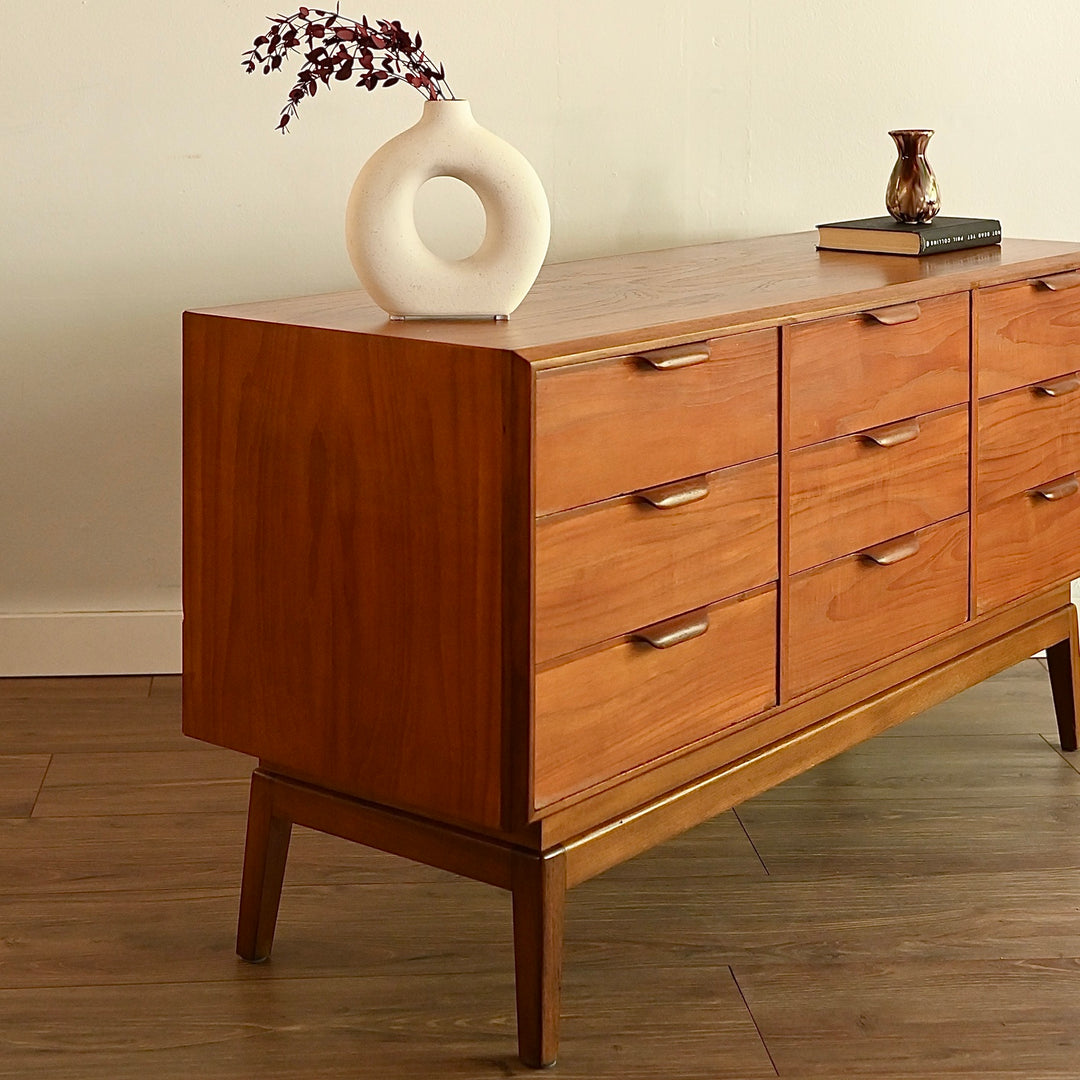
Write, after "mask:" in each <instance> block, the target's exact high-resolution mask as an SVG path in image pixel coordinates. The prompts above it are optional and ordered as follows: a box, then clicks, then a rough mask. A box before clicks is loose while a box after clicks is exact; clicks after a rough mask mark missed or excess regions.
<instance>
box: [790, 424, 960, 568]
mask: <svg viewBox="0 0 1080 1080" xmlns="http://www.w3.org/2000/svg"><path fill="white" fill-rule="evenodd" d="M790 478H791V479H790V508H791V509H790V513H791V524H790V532H789V536H790V566H791V571H792V573H796V572H798V571H800V570H806V569H808V568H809V567H811V566H817V565H818V564H820V563H824V562H828V561H829V560H831V559H835V558H838V557H839V556H841V555H848V554H850V553H851V552H853V551H859V550H860V549H862V548H865V547H870V546H871V545H872V544H878V543H881V542H882V541H884V540H887V539H888V538H889V537H891V536H899V535H901V534H902V533H909V532H913V531H915V530H916V529H921V528H924V527H925V526H927V525H931V524H933V523H934V522H935V521H943V520H944V519H945V518H949V517H953V516H955V515H956V514H963V513H965V512H966V511H967V505H968V410H967V406H966V405H958V406H954V407H953V408H951V409H946V410H943V411H941V412H936V413H931V414H930V415H928V416H920V417H914V418H912V419H911V420H905V421H900V422H899V423H896V424H889V425H886V426H885V427H880V428H871V429H870V430H869V431H867V432H863V433H861V434H859V435H848V436H845V437H843V438H840V439H834V440H832V441H831V442H827V443H819V444H818V445H816V446H807V447H804V448H803V449H801V450H796V451H795V452H794V453H793V454H792V455H791V470H790Z"/></svg>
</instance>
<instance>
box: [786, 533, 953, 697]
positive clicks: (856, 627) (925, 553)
mask: <svg viewBox="0 0 1080 1080" xmlns="http://www.w3.org/2000/svg"><path fill="white" fill-rule="evenodd" d="M967 529H968V517H967V515H966V514H963V515H961V516H959V517H955V518H950V519H949V520H948V521H946V522H943V523H941V524H940V525H933V526H930V527H929V528H927V529H923V530H920V531H919V532H918V533H917V534H916V536H917V537H918V540H919V543H920V550H919V551H918V553H917V554H915V555H913V556H912V557H910V558H908V559H905V560H904V561H903V562H899V563H896V564H894V565H892V566H879V565H877V564H876V563H871V562H869V561H868V560H866V559H864V558H861V557H860V556H858V555H851V556H846V557H845V558H843V559H837V560H835V561H834V562H831V563H827V564H826V565H825V566H821V567H818V568H816V569H814V570H807V571H804V572H803V573H802V574H797V575H796V576H795V577H794V578H792V581H791V630H790V639H789V646H788V649H789V654H788V655H789V662H790V665H791V668H790V686H791V690H792V693H794V694H798V693H802V692H805V691H808V690H810V689H812V688H814V687H816V686H821V685H822V684H824V683H827V682H829V681H830V680H832V679H836V678H839V677H841V676H843V675H847V674H850V673H851V672H853V671H858V669H859V668H861V667H865V666H867V665H869V664H873V663H875V662H877V661H879V660H882V659H884V658H885V657H888V656H890V655H891V654H893V653H895V652H898V651H900V650H901V649H905V648H908V647H910V646H911V645H914V644H916V643H917V642H919V641H924V640H925V639H927V638H930V637H933V636H934V635H935V634H938V633H941V632H942V631H944V630H947V629H949V628H950V627H953V626H958V625H959V624H961V623H963V622H964V621H965V620H966V619H967V609H968V564H967V559H968V534H967Z"/></svg>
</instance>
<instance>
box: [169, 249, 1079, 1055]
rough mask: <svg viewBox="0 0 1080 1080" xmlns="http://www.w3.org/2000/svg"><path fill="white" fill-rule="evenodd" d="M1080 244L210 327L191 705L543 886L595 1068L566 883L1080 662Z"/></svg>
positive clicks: (195, 382)
mask: <svg viewBox="0 0 1080 1080" xmlns="http://www.w3.org/2000/svg"><path fill="white" fill-rule="evenodd" d="M1078 470H1080V246H1078V245H1069V244H1062V243H1050V242H1041V241H1024V240H1009V241H1006V242H1005V243H1004V244H1002V245H1001V247H1000V248H999V247H988V248H981V249H976V250H973V251H964V252H959V253H953V254H942V255H936V256H934V257H932V258H925V259H907V258H903V257H897V256H875V255H857V254H845V253H838V252H821V253H819V252H817V251H816V250H815V248H814V243H813V237H812V236H811V235H809V234H804V235H795V236H785V237H772V238H766V239H761V240H754V241H745V242H742V241H740V242H729V243H722V244H710V245H703V246H696V247H688V248H682V249H676V250H670V251H658V252H651V253H647V254H639V255H628V256H620V257H612V258H603V259H594V260H590V261H586V262H579V263H570V264H564V265H554V266H549V267H547V268H545V270H544V272H543V273H542V275H541V277H540V280H539V281H538V283H537V285H536V286H535V288H534V290H533V292H532V293H531V294H530V296H529V297H528V299H527V300H526V301H525V303H524V304H523V305H522V307H521V308H520V309H519V310H518V312H516V313H515V314H514V315H513V317H512V318H511V319H510V320H509V321H507V322H488V323H467V322H437V323H427V322H405V323H402V322H391V321H388V320H387V319H386V317H385V316H384V315H383V313H382V312H380V311H378V310H377V309H376V308H374V307H373V306H372V305H371V304H370V303H369V302H368V301H367V300H366V299H365V298H364V297H363V296H362V294H360V293H356V292H349V293H342V294H335V295H328V296H316V297H308V298H304V299H293V300H282V301H272V302H267V303H256V304H247V305H242V306H236V307H229V308H223V309H217V310H210V311H200V312H188V313H187V314H186V316H185V321H184V613H185V619H184V730H185V731H186V732H187V733H188V734H189V735H193V736H195V737H196V738H199V739H205V740H207V741H209V742H212V743H217V744H221V745H223V746H228V747H233V748H234V749H237V750H241V751H244V752H246V753H249V754H253V755H256V756H257V757H258V758H259V759H260V767H259V768H258V769H257V770H256V771H255V773H254V775H253V776H252V782H251V805H250V812H249V817H248V835H247V849H246V854H245V859H244V867H243V882H242V888H241V907H240V920H239V933H238V943H237V947H238V951H239V952H240V954H241V955H242V956H244V957H246V958H248V959H259V958H263V957H265V956H267V955H268V954H269V952H270V947H271V942H272V938H273V933H274V923H275V918H276V913H277V906H278V900H279V896H280V891H281V885H282V875H283V873H284V868H285V860H286V854H287V850H288V843H289V835H290V829H291V826H292V824H293V823H298V824H302V825H305V826H310V827H312V828H315V829H321V830H323V831H326V832H330V833H335V834H337V835H340V836H344V837H348V838H350V839H353V840H356V841H359V842H361V843H364V844H368V845H371V846H373V847H376V848H380V849H382V850H384V851H390V852H395V853H397V854H400V855H403V856H406V857H408V858H411V859H416V860H419V861H421V862H425V863H429V864H431V865H433V866H437V867H442V868H445V869H448V870H451V871H454V872H456V873H458V874H462V875H465V876H468V877H472V878H476V879H479V880H481V881H485V882H490V883H491V884H494V885H497V886H501V887H502V888H505V889H508V890H509V891H510V892H511V893H512V897H513V924H514V943H515V953H516V977H517V1016H518V1040H519V1052H520V1054H521V1057H522V1059H523V1060H524V1061H525V1062H526V1063H528V1064H530V1065H537V1066H538V1065H544V1064H548V1063H550V1062H552V1061H553V1060H554V1059H555V1055H556V1048H557V1039H558V1020H559V986H560V971H561V955H562V915H563V909H564V900H565V895H566V891H567V889H568V888H569V887H570V886H572V885H574V884H576V883H578V882H581V881H583V880H585V879H586V878H589V877H591V876H593V875H595V874H598V873H600V872H601V871H603V870H605V869H607V868H608V867H611V866H613V865H615V864H616V863H618V862H621V861H622V860H624V859H628V858H630V857H631V856H633V855H635V854H637V853H638V852H641V851H644V850H646V849H647V848H649V847H651V846H652V845H654V844H656V843H658V842H660V841H662V840H664V839H665V838H667V837H670V836H672V835H674V834H676V833H678V832H680V831H682V830H684V829H687V828H689V827H690V826H692V825H694V824H696V823H698V822H700V821H702V820H704V819H706V818H708V817H710V816H712V815H714V814H717V813H718V812H720V811H723V810H725V809H727V808H729V807H731V806H733V805H734V804H736V803H738V802H740V801H741V800H743V799H746V798H748V797H749V796H751V795H753V794H755V793H757V792H760V791H762V790H764V789H766V788H769V787H771V786H773V785H775V784H777V783H779V782H780V781H781V780H783V779H785V778H786V777H789V776H792V775H793V774H795V773H798V772H800V771H802V770H804V769H807V768H809V767H810V766H812V765H814V764H815V763H816V762H819V761H822V760H823V759H825V758H827V757H829V756H831V755H833V754H836V753H838V752H839V751H841V750H843V749H845V748H846V747H849V746H851V745H853V744H854V743H857V742H859V741H860V740H862V739H865V738H867V737H868V736H870V735H873V734H874V733H876V732H879V731H881V730H883V729H885V728H887V727H889V726H890V725H892V724H895V723H897V722H899V721H901V720H904V719H906V718H907V717H910V716H912V715H914V714H916V713H918V712H920V711H921V710H923V709H925V708H926V707H928V706H929V705H931V704H933V703H935V702H937V701H940V700H942V699H944V698H946V697H948V696H949V695H951V694H954V693H956V692H957V691H959V690H961V689H963V688H965V687H967V686H970V685H971V684H973V683H975V682H978V681H979V680H981V679H984V678H986V677H987V676H989V675H991V674H993V673H994V672H996V671H998V670H1000V669H1002V668H1004V667H1006V666H1008V665H1010V664H1013V663H1015V662H1016V661H1018V660H1020V659H1022V658H1024V657H1027V656H1030V655H1031V654H1032V653H1034V652H1036V651H1038V650H1040V649H1043V648H1046V649H1047V656H1048V659H1049V667H1050V681H1051V685H1052V690H1053V695H1054V702H1055V706H1056V711H1057V717H1058V724H1059V728H1060V733H1061V743H1062V746H1063V748H1065V749H1067V750H1073V749H1075V748H1076V745H1077V718H1078V714H1080V707H1078V697H1080V694H1078V690H1080V673H1078V668H1080V661H1078V654H1077V622H1076V613H1075V609H1074V608H1073V606H1072V605H1071V604H1070V602H1069V586H1068V582H1069V579H1070V578H1072V577H1074V576H1077V575H1080V479H1078V475H1080V474H1078Z"/></svg>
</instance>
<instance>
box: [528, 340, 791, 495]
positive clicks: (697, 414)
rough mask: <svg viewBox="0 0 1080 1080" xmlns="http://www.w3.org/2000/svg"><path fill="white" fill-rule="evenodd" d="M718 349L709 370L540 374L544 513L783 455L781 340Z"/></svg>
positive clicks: (614, 367) (635, 364)
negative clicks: (779, 387) (778, 398)
mask: <svg viewBox="0 0 1080 1080" xmlns="http://www.w3.org/2000/svg"><path fill="white" fill-rule="evenodd" d="M708 348H709V354H710V359H709V360H708V361H707V362H706V363H703V364H697V365H694V366H692V367H685V368H676V369H674V370H671V371H658V370H657V369H656V368H654V367H652V366H651V365H649V364H647V363H645V362H644V361H642V360H639V359H635V358H632V357H616V358H614V359H611V360H602V361H596V362H593V363H587V364H581V365H577V366H574V367H569V368H565V369H561V370H558V371H549V372H542V373H540V374H539V375H538V376H537V380H536V513H537V514H550V513H553V512H556V511H559V510H565V509H568V508H570V507H574V506H581V505H584V504H585V503H590V502H596V501H598V500H601V499H607V498H609V497H611V496H613V495H620V494H624V493H626V492H631V491H637V490H640V489H641V488H649V487H654V486H655V485H657V484H663V483H666V482H667V481H670V480H678V479H681V478H682V477H687V476H698V475H700V474H702V473H706V472H711V471H713V470H715V469H722V468H724V467H725V466H728V465H735V464H738V463H739V462H742V461H749V460H750V459H752V458H758V457H765V456H767V455H769V454H774V453H776V447H777V432H776V396H777V381H778V378H779V374H778V371H777V334H776V332H775V331H774V330H761V331H758V332H756V333H753V334H744V335H737V336H735V337H730V338H719V339H716V340H714V341H710V342H708Z"/></svg>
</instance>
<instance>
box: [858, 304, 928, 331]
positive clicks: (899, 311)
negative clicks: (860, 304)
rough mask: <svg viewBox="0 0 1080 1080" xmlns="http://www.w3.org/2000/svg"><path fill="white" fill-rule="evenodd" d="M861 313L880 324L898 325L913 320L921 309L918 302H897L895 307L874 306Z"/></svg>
mask: <svg viewBox="0 0 1080 1080" xmlns="http://www.w3.org/2000/svg"><path fill="white" fill-rule="evenodd" d="M863 314H864V315H865V316H866V317H867V318H868V319H873V320H874V322H879V323H881V325H882V326H898V325H899V324H900V323H906V322H914V321H915V320H916V319H917V318H918V317H919V316H920V315H921V314H922V311H921V310H920V308H919V305H918V304H897V305H896V306H895V307H885V308H875V309H874V310H873V311H864V312H863Z"/></svg>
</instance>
